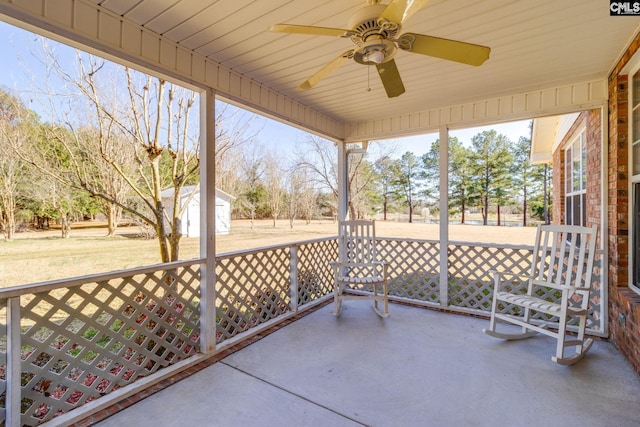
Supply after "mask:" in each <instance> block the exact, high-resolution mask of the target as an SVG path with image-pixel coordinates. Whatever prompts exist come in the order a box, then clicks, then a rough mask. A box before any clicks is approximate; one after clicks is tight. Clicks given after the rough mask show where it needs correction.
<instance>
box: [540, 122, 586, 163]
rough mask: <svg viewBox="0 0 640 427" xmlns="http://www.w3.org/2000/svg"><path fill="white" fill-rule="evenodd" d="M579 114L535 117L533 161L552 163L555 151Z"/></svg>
mask: <svg viewBox="0 0 640 427" xmlns="http://www.w3.org/2000/svg"><path fill="white" fill-rule="evenodd" d="M579 115H580V113H571V114H563V115H561V116H549V117H541V118H538V119H534V121H533V135H532V138H531V156H530V160H531V163H533V164H542V163H550V162H551V160H552V158H553V153H554V152H555V151H556V150H557V149H558V147H559V146H560V143H561V142H562V140H563V139H564V138H565V136H566V135H567V132H569V130H570V129H571V126H573V123H574V122H575V121H576V119H577V118H578V116H579Z"/></svg>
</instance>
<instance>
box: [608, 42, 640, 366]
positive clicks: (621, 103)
mask: <svg viewBox="0 0 640 427" xmlns="http://www.w3.org/2000/svg"><path fill="white" fill-rule="evenodd" d="M639 46H640V34H639V35H637V36H636V38H635V40H634V41H633V42H632V43H631V45H630V47H629V49H627V51H626V52H625V53H624V55H623V56H622V58H621V59H620V61H619V62H618V64H616V67H615V68H614V70H613V72H612V73H611V75H610V76H609V120H608V122H609V142H608V153H609V156H608V159H607V161H608V197H609V202H608V212H607V222H608V226H609V233H608V236H607V238H608V240H607V244H608V249H609V260H608V261H609V263H608V265H609V334H610V337H611V338H612V340H613V341H614V342H615V344H616V346H617V347H618V348H619V349H620V352H621V353H622V354H624V355H625V357H627V359H628V360H629V361H630V362H631V364H632V365H633V366H634V368H635V369H636V371H637V372H639V373H640V295H638V294H637V293H636V292H635V291H633V290H631V289H630V288H629V287H628V286H629V283H628V278H629V222H628V212H629V211H628V208H629V194H628V193H629V174H628V164H629V163H628V162H629V142H628V130H629V128H628V124H629V107H628V88H629V85H628V78H627V76H626V75H621V74H620V73H621V70H622V68H623V67H624V66H625V65H626V64H627V63H628V62H629V60H630V59H631V57H632V56H633V55H634V54H635V53H636V52H637V51H638V47H639Z"/></svg>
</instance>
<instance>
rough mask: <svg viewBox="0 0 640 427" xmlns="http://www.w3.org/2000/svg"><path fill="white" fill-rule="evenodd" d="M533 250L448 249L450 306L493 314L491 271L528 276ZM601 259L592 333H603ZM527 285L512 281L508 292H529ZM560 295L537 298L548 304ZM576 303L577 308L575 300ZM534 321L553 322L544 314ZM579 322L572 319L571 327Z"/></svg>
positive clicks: (509, 309)
mask: <svg viewBox="0 0 640 427" xmlns="http://www.w3.org/2000/svg"><path fill="white" fill-rule="evenodd" d="M532 256H533V248H532V247H515V246H496V245H493V246H489V245H479V244H473V245H472V244H470V245H464V244H454V245H450V246H449V304H451V305H453V306H459V307H465V308H474V309H479V310H483V311H487V312H489V311H491V304H492V302H493V301H492V299H493V278H492V276H491V275H490V274H489V270H498V271H509V272H511V273H515V274H529V270H530V268H531V258H532ZM602 260H603V254H602V253H598V254H596V259H595V261H594V271H593V275H592V286H593V289H592V291H591V296H590V299H591V304H590V307H589V317H588V318H587V322H588V323H587V328H588V329H590V330H591V331H602V330H603V319H602V308H601V305H600V301H601V300H602V299H603V298H602V293H603V289H602ZM526 288H527V283H526V282H522V281H520V280H518V279H511V282H507V283H506V290H507V291H510V292H515V293H526ZM559 295H560V294H559V293H557V292H555V291H553V290H548V289H544V290H543V289H539V291H538V296H539V297H540V298H542V299H546V300H548V301H557V300H558V297H559ZM574 304H576V305H578V304H579V300H578V299H576V300H575V301H574ZM518 310H519V308H518V307H515V306H513V305H505V304H501V305H500V306H499V307H498V311H500V312H502V313H507V314H519V312H518ZM532 317H533V318H535V319H539V320H552V319H549V318H548V317H545V315H544V314H542V313H534V314H533V316H532ZM575 323H576V322H575V321H574V320H573V319H572V320H571V321H570V324H575Z"/></svg>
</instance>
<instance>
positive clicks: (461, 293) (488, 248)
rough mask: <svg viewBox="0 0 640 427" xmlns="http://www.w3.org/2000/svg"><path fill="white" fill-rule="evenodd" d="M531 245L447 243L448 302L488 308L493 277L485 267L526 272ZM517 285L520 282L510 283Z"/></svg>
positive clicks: (455, 304) (463, 305) (487, 309)
mask: <svg viewBox="0 0 640 427" xmlns="http://www.w3.org/2000/svg"><path fill="white" fill-rule="evenodd" d="M531 254H532V248H528V247H527V248H524V247H515V246H495V245H481V244H469V245H466V244H452V245H449V304H450V305H454V306H459V307H466V308H474V309H480V310H484V311H490V310H491V304H492V299H493V278H492V276H491V274H490V273H489V270H498V271H505V270H506V271H509V272H512V273H514V274H527V273H528V272H529V269H530V267H531ZM513 286H514V287H516V289H520V286H521V284H519V283H514V284H513Z"/></svg>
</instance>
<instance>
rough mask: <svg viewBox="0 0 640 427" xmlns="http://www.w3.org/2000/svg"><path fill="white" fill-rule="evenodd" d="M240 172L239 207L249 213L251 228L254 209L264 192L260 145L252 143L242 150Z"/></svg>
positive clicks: (263, 169)
mask: <svg viewBox="0 0 640 427" xmlns="http://www.w3.org/2000/svg"><path fill="white" fill-rule="evenodd" d="M240 173H241V174H242V187H241V201H240V203H241V208H242V209H243V211H245V212H246V213H248V214H249V218H250V219H251V228H252V229H253V227H254V221H255V218H256V211H257V209H258V206H259V204H260V202H261V201H262V199H263V196H264V193H265V190H264V184H263V178H264V173H265V167H264V162H263V152H262V147H261V146H259V145H252V146H251V147H250V148H249V149H247V150H245V151H244V155H243V157H242V162H241V163H240Z"/></svg>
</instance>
